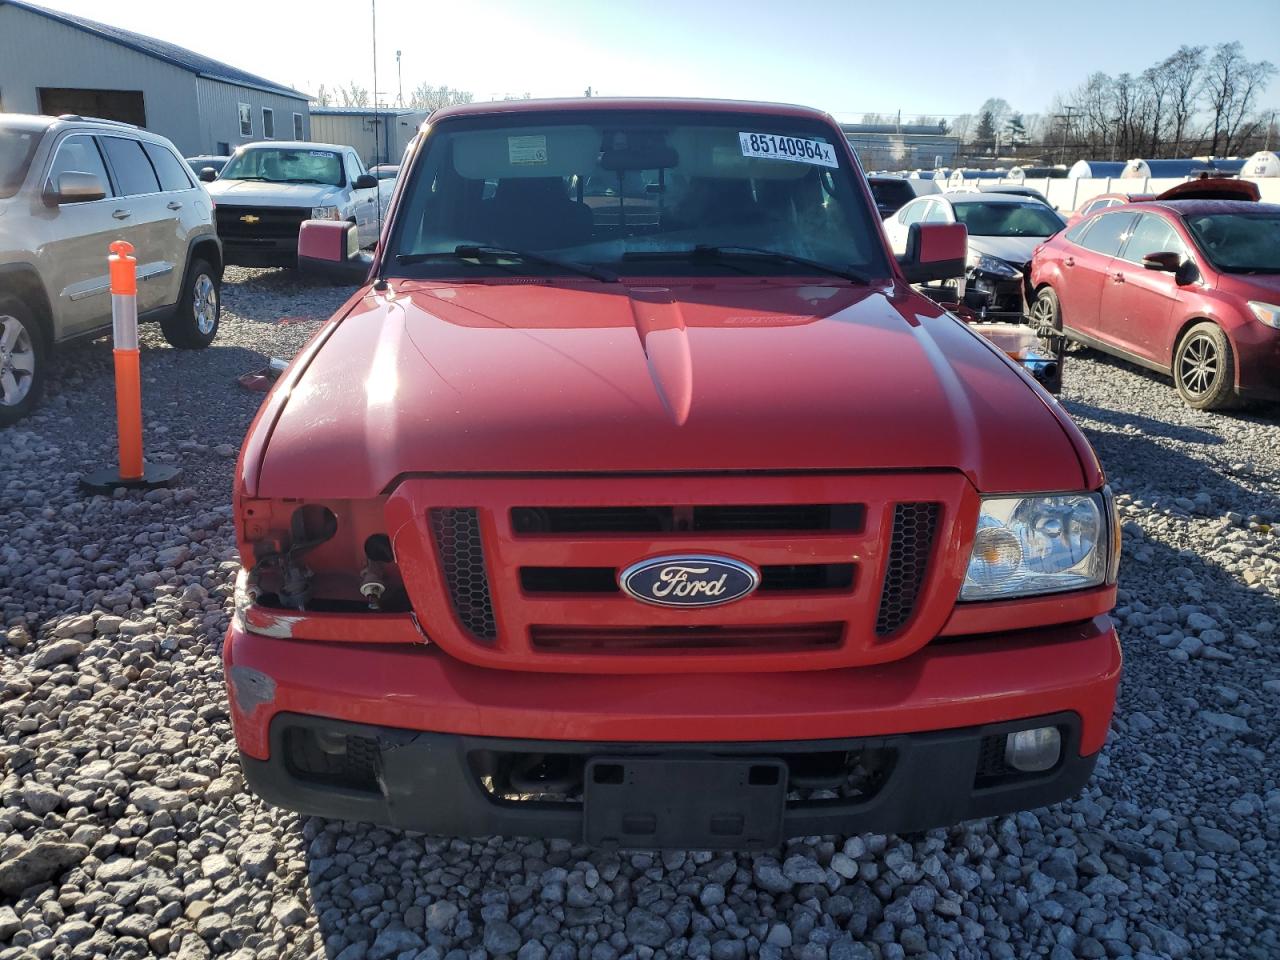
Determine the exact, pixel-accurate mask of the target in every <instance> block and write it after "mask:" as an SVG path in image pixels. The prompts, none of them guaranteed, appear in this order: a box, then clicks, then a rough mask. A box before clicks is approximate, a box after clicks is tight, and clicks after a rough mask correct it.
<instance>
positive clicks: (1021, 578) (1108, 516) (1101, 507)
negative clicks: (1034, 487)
mask: <svg viewBox="0 0 1280 960" xmlns="http://www.w3.org/2000/svg"><path fill="white" fill-rule="evenodd" d="M1118 548H1119V534H1118V531H1117V530H1116V519H1115V508H1114V505H1113V503H1112V501H1111V497H1110V491H1109V490H1103V491H1100V492H1098V493H1068V494H1053V495H1049V496H1034V497H986V498H984V499H983V501H982V507H981V509H980V511H979V514H978V529H977V532H976V533H975V534H974V538H973V551H972V553H971V554H970V556H969V566H968V569H967V570H966V571H965V575H964V583H963V585H962V586H961V587H960V599H961V600H1008V599H1012V598H1015V597H1027V596H1034V595H1037V594H1046V593H1061V592H1063V591H1065V590H1080V589H1083V588H1085V587H1097V586H1101V585H1102V584H1104V583H1112V582H1114V581H1115V567H1116V564H1115V557H1116V556H1117V552H1118Z"/></svg>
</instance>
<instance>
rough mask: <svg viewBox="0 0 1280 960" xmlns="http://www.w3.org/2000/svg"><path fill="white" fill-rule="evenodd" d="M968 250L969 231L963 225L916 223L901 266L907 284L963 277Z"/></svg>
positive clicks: (908, 231) (908, 233)
mask: <svg viewBox="0 0 1280 960" xmlns="http://www.w3.org/2000/svg"><path fill="white" fill-rule="evenodd" d="M968 249H969V231H968V229H967V228H966V227H965V225H964V224H963V223H913V224H911V226H910V227H908V228H907V252H906V253H904V254H903V255H902V256H900V257H898V267H899V269H901V270H902V276H903V277H904V278H905V279H906V281H907V283H927V282H928V281H930V280H951V279H953V278H955V277H963V276H964V263H965V255H966V253H967V252H968Z"/></svg>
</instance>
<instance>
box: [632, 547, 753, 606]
mask: <svg viewBox="0 0 1280 960" xmlns="http://www.w3.org/2000/svg"><path fill="white" fill-rule="evenodd" d="M618 585H619V586H620V587H622V589H623V590H624V591H625V592H626V593H628V594H629V595H631V596H633V597H635V598H636V599H637V600H641V601H643V602H645V603H656V604H657V605H658V606H661V607H714V606H716V605H717V604H721V603H730V602H732V601H734V600H741V599H742V598H743V597H745V596H747V595H748V594H750V593H751V592H752V591H754V590H755V588H756V587H758V586H759V585H760V572H759V571H758V570H756V569H755V568H754V567H752V566H749V565H748V564H745V563H743V562H742V561H741V560H732V559H730V558H729V557H706V556H684V555H681V556H671V557H651V558H650V559H648V560H641V561H640V562H639V563H633V564H632V565H631V566H629V567H627V569H625V570H623V571H622V573H621V574H619V575H618Z"/></svg>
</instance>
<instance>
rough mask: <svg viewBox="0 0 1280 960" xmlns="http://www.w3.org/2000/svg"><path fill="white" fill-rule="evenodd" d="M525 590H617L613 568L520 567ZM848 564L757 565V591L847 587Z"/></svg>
mask: <svg viewBox="0 0 1280 960" xmlns="http://www.w3.org/2000/svg"><path fill="white" fill-rule="evenodd" d="M520 587H521V589H523V590H524V591H525V593H618V592H619V591H618V573H617V571H616V570H614V568H613V567H521V568H520ZM852 587H853V564H852V563H797V564H787V565H785V566H764V567H761V568H760V590H761V591H762V592H765V593H782V592H786V591H804V590H819V591H821V590H849V589H851V588H852Z"/></svg>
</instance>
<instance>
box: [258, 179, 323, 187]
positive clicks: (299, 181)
mask: <svg viewBox="0 0 1280 960" xmlns="http://www.w3.org/2000/svg"><path fill="white" fill-rule="evenodd" d="M271 182H272V183H321V184H324V185H325V186H327V187H336V186H337V184H336V183H329V181H328V180H315V179H313V178H311V177H287V178H285V179H284V180H273V181H271Z"/></svg>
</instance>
